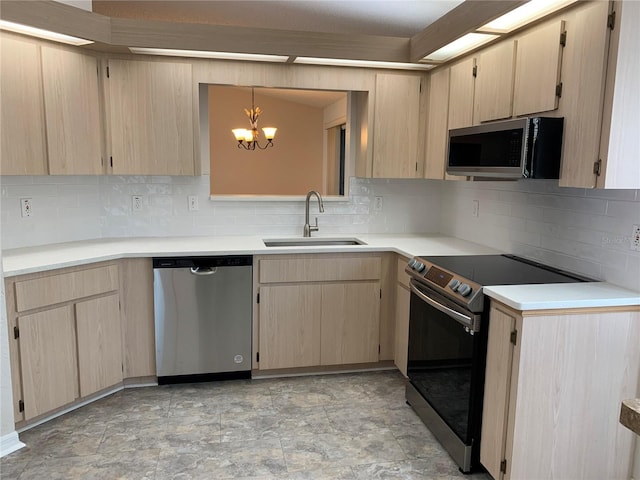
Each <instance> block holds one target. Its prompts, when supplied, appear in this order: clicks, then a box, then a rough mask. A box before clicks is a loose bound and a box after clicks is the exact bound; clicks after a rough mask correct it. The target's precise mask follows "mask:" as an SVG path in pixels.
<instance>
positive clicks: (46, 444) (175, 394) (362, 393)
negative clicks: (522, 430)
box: [0, 371, 490, 480]
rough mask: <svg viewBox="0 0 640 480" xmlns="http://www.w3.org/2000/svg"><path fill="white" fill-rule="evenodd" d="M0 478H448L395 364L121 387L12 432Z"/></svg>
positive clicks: (448, 467) (448, 469)
mask: <svg viewBox="0 0 640 480" xmlns="http://www.w3.org/2000/svg"><path fill="white" fill-rule="evenodd" d="M20 438H21V440H22V441H23V442H25V443H26V444H27V447H25V448H23V449H21V450H19V451H17V452H15V453H13V454H11V455H8V456H6V457H4V458H2V459H0V477H1V478H2V479H3V480H4V479H19V480H27V479H38V480H41V479H48V480H54V479H65V480H67V479H91V480H99V479H104V480H113V479H155V480H164V479H181V480H182V479H184V480H187V479H207V480H218V479H227V478H233V479H247V480H248V479H253V480H267V479H269V480H272V479H273V480H275V479H291V480H293V479H296V480H319V479H322V480H329V479H331V480H334V479H335V480H338V479H340V480H342V479H363V480H365V479H366V480H372V479H385V480H390V479H410V480H414V479H458V478H460V479H461V478H467V479H471V478H472V479H474V480H479V479H482V480H490V477H489V476H488V475H484V474H476V475H473V476H468V475H462V474H461V473H460V472H459V471H458V468H457V466H456V465H455V464H454V463H453V461H452V460H451V458H450V457H449V456H448V455H447V453H446V452H445V451H444V450H443V449H442V447H441V446H440V444H439V443H438V442H437V441H436V440H435V439H434V438H433V436H432V435H431V433H430V432H429V431H428V430H427V428H426V427H425V426H424V425H423V424H422V423H421V422H420V419H419V418H418V417H417V416H416V415H415V414H414V413H413V411H412V410H411V408H409V407H408V406H407V405H406V404H405V401H404V382H403V378H402V376H401V375H400V374H399V373H398V372H395V371H385V372H367V373H350V374H339V375H318V376H308V377H292V378H277V379H263V380H238V381H228V382H217V383H201V384H189V385H172V386H161V387H146V388H133V389H126V390H124V391H121V392H118V393H116V394H113V395H110V396H109V397H106V398H103V399H101V400H99V401H97V402H94V403H92V404H90V405H87V406H85V407H82V408H80V409H78V410H75V411H73V412H71V413H68V414H66V415H63V416H61V417H59V418H57V419H54V420H52V421H50V422H47V423H46V424H43V425H40V426H38V427H35V428H32V429H30V430H27V431H25V432H23V433H22V434H20Z"/></svg>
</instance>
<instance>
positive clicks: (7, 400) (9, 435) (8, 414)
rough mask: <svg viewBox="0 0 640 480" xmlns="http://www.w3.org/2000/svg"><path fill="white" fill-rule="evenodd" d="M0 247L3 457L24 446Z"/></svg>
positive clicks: (0, 432) (0, 436)
mask: <svg viewBox="0 0 640 480" xmlns="http://www.w3.org/2000/svg"><path fill="white" fill-rule="evenodd" d="M1 246H2V241H0V457H3V456H5V455H8V454H10V453H11V452H15V451H16V450H18V449H20V448H22V447H24V444H23V443H22V442H20V440H19V438H18V434H17V433H16V431H15V425H14V420H13V419H14V417H13V393H12V389H11V365H10V360H9V337H8V327H7V307H6V300H5V294H4V275H3V272H2V253H1V251H2V250H1Z"/></svg>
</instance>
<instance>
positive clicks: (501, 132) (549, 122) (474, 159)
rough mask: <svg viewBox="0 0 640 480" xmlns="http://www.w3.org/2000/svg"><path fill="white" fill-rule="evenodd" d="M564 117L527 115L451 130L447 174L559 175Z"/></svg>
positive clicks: (494, 176) (497, 176)
mask: <svg viewBox="0 0 640 480" xmlns="http://www.w3.org/2000/svg"><path fill="white" fill-rule="evenodd" d="M563 123H564V119H563V118H561V117H560V118H552V117H525V118H518V119H515V120H506V121H504V122H494V123H487V124H483V125H477V126H474V127H467V128H456V129H452V130H449V154H448V160H447V173H448V174H449V175H463V176H472V177H493V178H511V179H517V178H559V175H560V158H561V155H562V130H563Z"/></svg>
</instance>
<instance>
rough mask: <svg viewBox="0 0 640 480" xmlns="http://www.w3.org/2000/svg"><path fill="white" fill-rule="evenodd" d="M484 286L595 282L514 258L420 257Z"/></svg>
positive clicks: (500, 256)
mask: <svg viewBox="0 0 640 480" xmlns="http://www.w3.org/2000/svg"><path fill="white" fill-rule="evenodd" d="M420 258H424V259H425V260H428V261H429V262H431V263H433V264H434V265H437V266H439V267H442V268H444V269H446V270H449V271H450V272H453V273H456V274H458V275H461V276H463V277H465V278H467V279H469V280H473V281H474V282H476V283H479V284H480V285H526V284H534V283H576V282H593V281H594V280H593V279H590V278H586V277H582V276H580V275H577V274H575V273H570V272H565V271H562V270H558V269H555V268H552V267H549V266H547V265H542V264H540V263H536V262H532V261H530V260H525V259H523V258H520V257H516V256H514V255H458V256H425V257H420Z"/></svg>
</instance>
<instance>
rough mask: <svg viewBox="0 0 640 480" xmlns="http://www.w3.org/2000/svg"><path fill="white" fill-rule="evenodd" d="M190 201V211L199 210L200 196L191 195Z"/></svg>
mask: <svg viewBox="0 0 640 480" xmlns="http://www.w3.org/2000/svg"><path fill="white" fill-rule="evenodd" d="M188 201H189V211H190V212H197V211H198V209H199V206H198V196H197V195H189V197H188Z"/></svg>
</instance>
